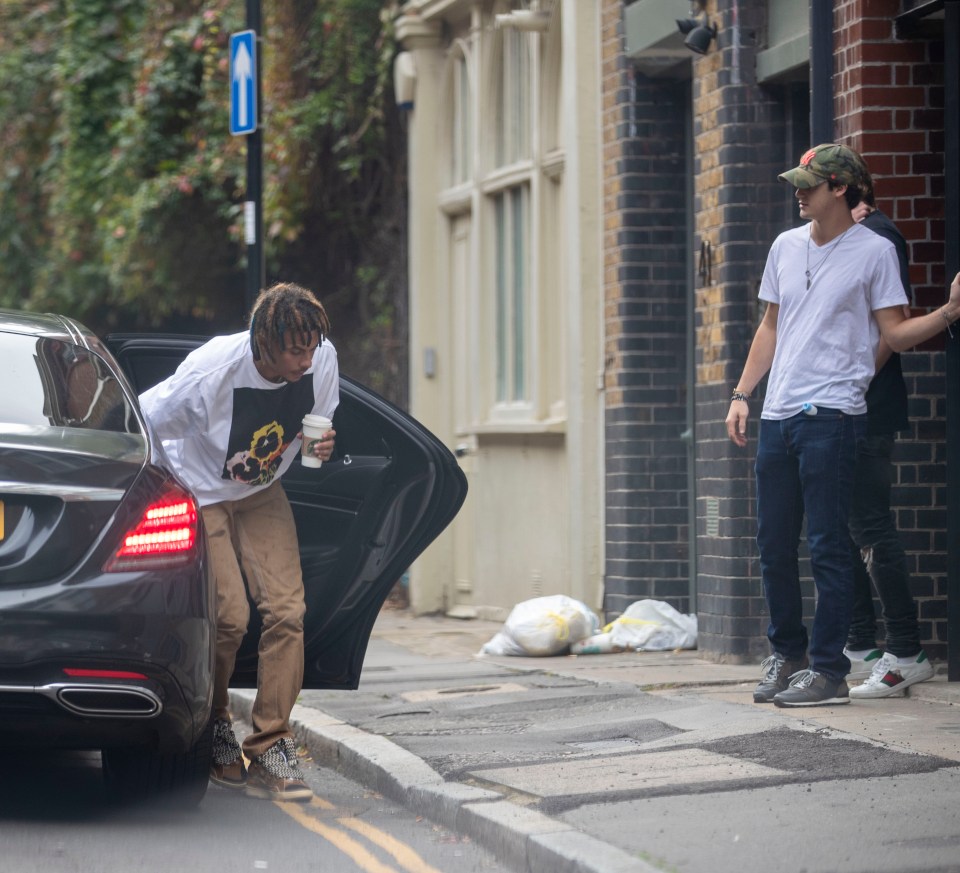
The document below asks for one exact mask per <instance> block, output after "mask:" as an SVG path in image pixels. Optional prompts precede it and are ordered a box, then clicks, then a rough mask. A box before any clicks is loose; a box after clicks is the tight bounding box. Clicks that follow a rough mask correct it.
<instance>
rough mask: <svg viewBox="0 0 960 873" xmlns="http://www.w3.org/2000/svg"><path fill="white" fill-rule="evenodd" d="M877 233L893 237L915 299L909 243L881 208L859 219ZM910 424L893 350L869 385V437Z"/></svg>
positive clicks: (905, 282)
mask: <svg viewBox="0 0 960 873" xmlns="http://www.w3.org/2000/svg"><path fill="white" fill-rule="evenodd" d="M860 223H861V224H862V225H864V227H869V228H870V230H872V231H873V232H874V233H878V234H880V236H882V237H884V238H885V239H888V240H890V242H892V243H893V245H894V247H895V248H896V250H897V259H898V260H899V261H900V279H901V281H902V282H903V290H904V291H905V292H906V294H907V299H908V300H912V299H913V293H912V289H911V287H910V269H909V265H908V262H907V243H906V240H904V238H903V235H902V234H901V233H900V231H899V230H897V226H896V225H895V224H894V223H893V222H892V221H891V220H890V219H889V218H887V216H886V215H884V214H883V213H882V212H881V211H880V210H879V209H875V210H874V211H873V212H871V213H870V214H869V215H868V216H867V217H866V218H864V219H863V221H861V222H860ZM909 426H910V422H909V419H908V418H907V386H906V383H904V381H903V369H902V368H901V366H900V355H899V354H897V353H896V352H894V353H893V354H892V355H890V359H889V360H888V361H887V362H886V363H885V364H884V365H883V366H882V367H881V368H880V370H879V371H878V372H877V374H876V375H875V376H874V377H873V380H872V381H871V382H870V387H869V388H867V433H868V434H869V435H870V436H880V435H882V434H894V433H896V432H897V431H898V430H906V429H907V428H908V427H909Z"/></svg>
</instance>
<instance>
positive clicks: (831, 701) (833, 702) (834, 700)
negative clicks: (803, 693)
mask: <svg viewBox="0 0 960 873" xmlns="http://www.w3.org/2000/svg"><path fill="white" fill-rule="evenodd" d="M898 687H899V686H898ZM773 702H774V704H775V705H776V706H780V707H784V708H787V709H791V708H793V707H795V706H838V705H841V704H844V703H849V702H850V698H849V697H828V698H827V699H826V700H803V701H800V700H777V698H776V697H774V698H773Z"/></svg>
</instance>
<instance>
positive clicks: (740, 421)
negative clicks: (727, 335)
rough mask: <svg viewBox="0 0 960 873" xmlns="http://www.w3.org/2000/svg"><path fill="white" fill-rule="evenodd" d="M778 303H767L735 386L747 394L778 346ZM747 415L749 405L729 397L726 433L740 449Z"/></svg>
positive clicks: (771, 362) (743, 438)
mask: <svg viewBox="0 0 960 873" xmlns="http://www.w3.org/2000/svg"><path fill="white" fill-rule="evenodd" d="M779 314H780V306H779V305H778V304H776V303H768V304H767V309H766V311H765V312H764V313H763V318H762V319H761V321H760V326H759V327H758V328H757V332H756V334H755V335H754V337H753V342H752V343H751V344H750V352H749V354H748V355H747V362H746V363H745V364H744V365H743V373H742V374H741V375H740V381H739V382H737V387H736V388H735V389H734V390H735V391H737V392H741V391H742V392H743V393H744V394H747V395H750V394H752V393H753V389H754V388H756V387H757V385H758V384H760V380H761V379H762V378H763V377H764V376H765V375H766V374H767V372H768V371H769V369H770V366H771V364H773V353H774V352H775V351H776V349H777V317H778V316H779ZM749 417H750V407H749V405H748V404H747V402H746V401H745V400H731V401H730V411H729V412H728V413H727V418H726V425H727V436H729V437H730V439H731V440H733V441H734V443H736V444H737V445H738V446H740V447H741V448H743V446H745V445H746V444H747V419H748V418H749Z"/></svg>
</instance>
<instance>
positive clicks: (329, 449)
mask: <svg viewBox="0 0 960 873" xmlns="http://www.w3.org/2000/svg"><path fill="white" fill-rule="evenodd" d="M297 436H298V437H299V438H300V439H303V432H302V431H301V432H300V433H298V434H297ZM336 441H337V432H336V431H335V430H333V429H332V428H331V429H330V430H328V431H327V432H326V433H325V434H324V435H323V436H322V437H320V439H318V440H314V441H313V445H312V446H309V447H308V448H312V449H313V454H314V455H316V457H318V458H319V459H320V460H321V461H329V460H330V457H331V456H332V455H333V449H334V447H335V446H336Z"/></svg>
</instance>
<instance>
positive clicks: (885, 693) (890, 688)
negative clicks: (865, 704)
mask: <svg viewBox="0 0 960 873" xmlns="http://www.w3.org/2000/svg"><path fill="white" fill-rule="evenodd" d="M932 678H933V670H931V671H930V672H929V673H926V674H924V675H923V676H914V677H913V678H912V679H904V680H903V681H902V682H898V683H897V684H896V685H881V686H879V687H878V688H873V687H871V688H869V689H868V688H864V686H863V685H858V686H857V687H856V688H855V689H854V688H851V689H850V696H851V697H852V698H854V699H855V700H878V699H879V698H881V697H892V696H893V695H894V694H899V693H900V692H901V691H906V690H907V689H908V688H909V687H910V686H911V685H916V684H917V683H918V682H926V681H927V680H928V679H932ZM854 691H856V692H857V693H856V694H854Z"/></svg>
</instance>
